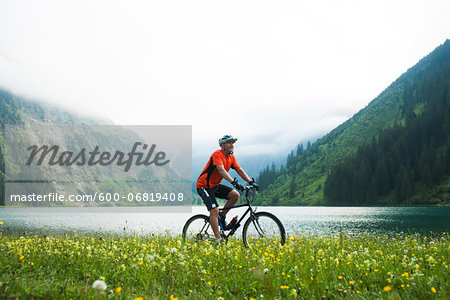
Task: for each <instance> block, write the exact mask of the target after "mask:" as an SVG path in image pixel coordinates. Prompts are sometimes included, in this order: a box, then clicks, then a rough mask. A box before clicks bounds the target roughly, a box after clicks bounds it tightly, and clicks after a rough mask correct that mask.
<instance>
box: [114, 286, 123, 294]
mask: <svg viewBox="0 0 450 300" xmlns="http://www.w3.org/2000/svg"><path fill="white" fill-rule="evenodd" d="M114 291H115V292H116V294H118V293H120V292H121V291H122V288H121V287H120V286H118V287H116V289H115V290H114Z"/></svg>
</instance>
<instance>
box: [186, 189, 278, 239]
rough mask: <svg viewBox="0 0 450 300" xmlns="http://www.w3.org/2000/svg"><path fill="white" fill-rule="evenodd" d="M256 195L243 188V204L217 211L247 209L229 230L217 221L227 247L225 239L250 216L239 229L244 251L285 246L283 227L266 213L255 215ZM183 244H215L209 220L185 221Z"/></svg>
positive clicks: (203, 216)
mask: <svg viewBox="0 0 450 300" xmlns="http://www.w3.org/2000/svg"><path fill="white" fill-rule="evenodd" d="M255 194H256V191H255V189H254V187H252V186H246V187H245V188H244V199H245V202H246V203H245V204H241V205H236V206H231V207H227V208H220V209H219V211H220V212H223V211H225V210H231V209H235V208H239V207H248V208H247V210H246V211H245V213H244V214H243V215H242V216H241V218H240V219H239V220H237V221H236V223H235V224H234V225H233V226H232V228H231V229H226V228H225V227H224V226H223V224H222V222H221V221H220V218H219V229H220V234H221V236H222V239H223V240H224V241H225V243H227V242H228V238H229V237H231V236H233V235H234V234H235V233H236V230H237V229H238V228H239V227H240V226H241V223H242V222H243V220H244V219H245V217H246V216H247V215H249V217H248V219H247V220H246V221H245V223H244V227H243V229H242V241H243V242H244V245H245V246H246V247H248V248H252V247H254V246H257V245H258V244H261V243H266V244H267V243H272V244H277V245H284V243H285V242H286V231H285V229H284V226H283V224H282V223H281V221H280V220H279V219H278V218H277V217H276V216H275V215H273V214H271V213H269V212H265V211H259V212H256V208H255V207H252V202H253V199H254V198H255ZM227 231H229V232H227ZM183 240H185V241H188V240H191V241H215V236H214V232H213V230H212V228H211V226H210V224H209V216H206V215H203V214H199V215H195V216H193V217H191V218H190V219H189V220H187V222H186V224H185V225H184V227H183Z"/></svg>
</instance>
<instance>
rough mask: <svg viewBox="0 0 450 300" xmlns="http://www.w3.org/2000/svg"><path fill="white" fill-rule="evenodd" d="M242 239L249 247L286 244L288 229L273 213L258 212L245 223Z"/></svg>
mask: <svg viewBox="0 0 450 300" xmlns="http://www.w3.org/2000/svg"><path fill="white" fill-rule="evenodd" d="M242 239H243V242H244V244H245V246H247V247H248V248H254V247H257V246H258V245H263V244H266V245H268V244H272V245H284V243H285V242H286V231H285V230H284V226H283V224H282V223H281V221H280V220H279V219H278V218H277V217H276V216H274V215H273V214H271V213H268V212H257V213H255V214H254V215H252V216H250V218H248V219H247V221H246V222H245V224H244V229H243V230H242Z"/></svg>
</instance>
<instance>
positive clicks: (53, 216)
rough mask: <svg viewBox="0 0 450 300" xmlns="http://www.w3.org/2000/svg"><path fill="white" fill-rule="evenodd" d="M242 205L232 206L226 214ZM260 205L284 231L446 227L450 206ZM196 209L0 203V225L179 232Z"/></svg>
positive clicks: (31, 229)
mask: <svg viewBox="0 0 450 300" xmlns="http://www.w3.org/2000/svg"><path fill="white" fill-rule="evenodd" d="M120 211H123V209H120ZM243 211H244V209H235V210H233V211H231V212H230V214H229V217H228V219H230V218H231V217H232V216H234V215H236V214H238V215H242V213H243ZM258 211H268V212H271V213H273V214H275V215H276V216H277V217H278V218H279V219H280V220H281V221H282V223H283V224H284V226H285V228H286V231H287V233H288V234H304V235H317V236H323V235H330V234H336V233H339V232H341V231H345V232H347V233H350V234H357V233H369V234H380V233H394V232H397V233H398V232H405V233H430V232H433V233H442V232H450V207H259V208H258ZM198 213H204V214H205V213H207V211H206V209H205V208H204V207H193V208H192V213H160V214H156V213H147V214H143V213H123V212H122V213H23V212H20V211H17V210H13V209H5V208H0V221H1V222H3V223H4V225H2V226H0V231H3V232H5V233H7V232H16V233H23V232H25V233H26V234H34V233H45V234H64V233H74V232H77V233H98V234H103V233H113V234H139V235H146V234H170V235H179V234H181V231H182V228H183V225H184V223H185V222H186V220H187V219H188V218H189V217H190V216H192V215H194V214H198ZM240 234H241V229H239V231H238V235H240Z"/></svg>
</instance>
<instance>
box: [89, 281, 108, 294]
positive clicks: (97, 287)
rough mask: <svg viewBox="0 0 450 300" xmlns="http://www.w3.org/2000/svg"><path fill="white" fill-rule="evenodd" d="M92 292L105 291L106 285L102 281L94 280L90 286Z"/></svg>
mask: <svg viewBox="0 0 450 300" xmlns="http://www.w3.org/2000/svg"><path fill="white" fill-rule="evenodd" d="M92 287H93V288H94V290H102V291H104V290H106V283H105V282H104V281H103V280H96V281H94V284H92Z"/></svg>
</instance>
